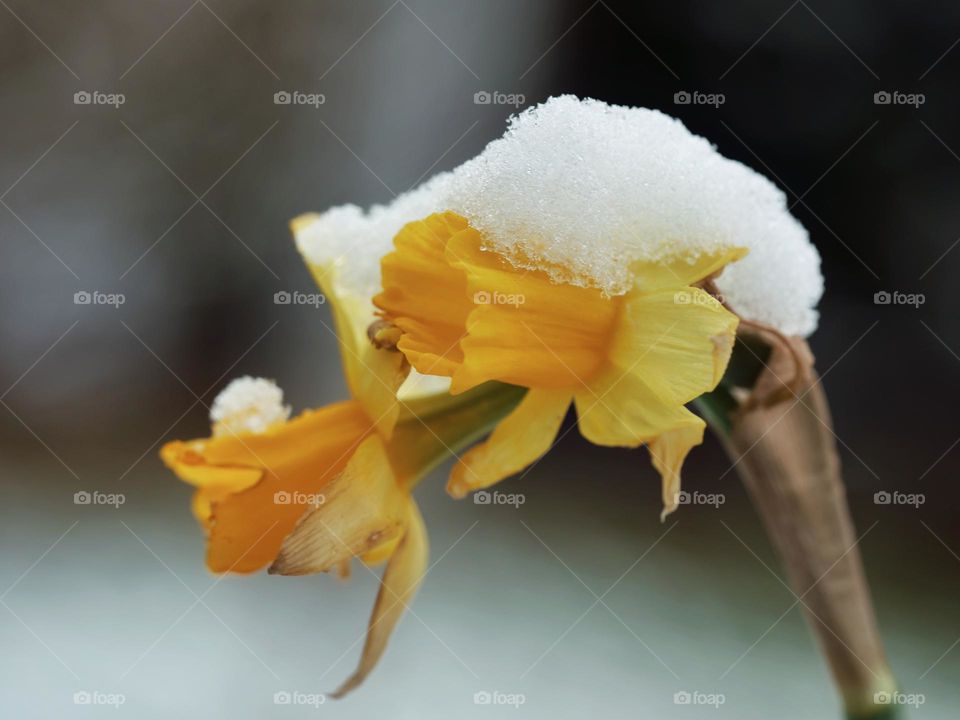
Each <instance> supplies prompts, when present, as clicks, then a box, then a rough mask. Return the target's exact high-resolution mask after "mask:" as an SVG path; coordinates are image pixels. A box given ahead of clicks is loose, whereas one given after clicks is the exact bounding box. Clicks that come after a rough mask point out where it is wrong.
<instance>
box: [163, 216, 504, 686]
mask: <svg viewBox="0 0 960 720" xmlns="http://www.w3.org/2000/svg"><path fill="white" fill-rule="evenodd" d="M314 221H315V218H314V217H312V216H306V217H304V218H301V219H299V220H297V221H294V224H293V227H294V231H295V233H300V232H304V231H305V229H307V228H308V227H309V226H310V225H311V224H312V223H313V222H314ZM375 261H376V258H375V259H374V262H375ZM348 266H349V265H348V263H346V262H345V260H344V259H343V258H333V257H331V258H330V259H329V262H312V263H310V267H311V271H312V272H313V274H314V275H315V277H316V279H317V281H318V282H319V284H320V286H321V288H322V289H323V290H324V292H325V294H326V297H327V298H328V300H329V302H330V304H331V305H332V307H333V313H334V319H335V322H336V332H337V336H338V340H339V343H340V347H341V356H342V360H343V366H344V371H345V375H346V379H347V385H348V387H349V389H350V392H351V395H352V399H350V400H347V401H344V402H340V403H335V404H333V405H328V406H326V407H323V408H320V409H318V410H307V411H305V412H303V413H301V414H300V415H298V416H296V417H294V418H289V414H290V408H289V407H285V406H283V404H282V393H281V392H280V390H279V388H277V387H276V386H275V385H274V384H273V383H272V382H270V381H267V380H262V379H253V378H240V379H238V380H235V381H234V382H233V383H232V384H231V385H230V386H228V387H227V389H226V390H224V391H223V392H222V393H221V394H220V396H218V398H217V400H216V401H215V402H214V405H213V407H212V410H211V419H212V420H213V427H212V434H211V436H210V437H208V438H203V439H197V440H191V441H187V442H182V441H174V442H170V443H168V444H167V445H165V446H164V447H163V448H162V450H161V457H162V458H163V460H164V462H165V463H166V464H167V465H168V467H170V468H171V469H172V470H173V471H174V472H175V473H176V474H177V475H178V476H179V477H180V478H181V479H182V480H184V481H185V482H187V483H190V484H191V485H193V486H194V487H195V488H196V492H195V495H194V501H193V510H194V514H195V515H196V517H197V519H198V520H199V521H200V523H201V524H202V526H203V528H204V530H205V533H206V536H207V565H208V567H209V568H210V569H211V570H212V571H214V572H218V573H222V572H237V573H249V572H253V571H256V570H260V569H263V568H265V567H268V568H269V571H270V572H271V573H278V574H282V575H301V574H306V573H314V572H327V571H330V570H335V571H339V572H340V573H341V574H346V573H347V572H348V570H349V563H350V560H351V558H354V557H360V558H362V560H363V561H364V562H366V563H369V564H374V563H378V562H381V561H386V563H387V565H386V569H385V571H384V573H383V577H382V584H381V589H380V592H379V594H378V596H377V600H376V603H375V606H374V609H373V613H372V615H371V618H370V623H369V628H368V634H367V640H366V644H365V646H364V649H363V654H362V658H361V661H360V666H359V667H358V669H357V670H356V672H355V673H354V674H353V675H352V676H351V677H350V678H349V679H348V680H347V681H346V682H345V683H344V684H343V685H342V686H341V687H340V688H339V689H338V691H337V693H336V694H337V695H339V694H343V693H346V692H348V691H349V690H351V689H352V688H354V687H356V686H357V685H358V684H359V683H360V682H362V680H363V679H364V678H365V677H366V675H367V674H368V673H369V672H370V670H372V668H373V667H374V665H375V664H376V662H377V660H378V659H379V657H380V656H381V654H382V653H383V651H384V648H385V646H386V642H387V639H388V638H389V636H390V633H391V632H392V630H393V628H394V626H395V625H396V623H397V621H398V620H399V618H400V616H401V615H402V613H403V611H404V610H405V608H406V606H407V604H408V603H409V602H410V600H411V598H412V596H413V594H414V593H415V592H416V590H417V587H418V586H419V583H420V581H421V579H422V577H423V575H424V573H425V572H426V569H427V558H428V544H427V535H426V531H425V528H424V523H423V519H422V518H421V515H420V512H419V510H418V509H417V505H416V503H415V502H414V500H413V498H412V495H411V491H412V489H413V487H414V485H415V484H416V483H417V482H418V481H419V480H420V479H422V478H423V477H424V476H425V475H426V474H427V473H428V472H429V471H430V470H431V469H432V468H433V467H435V466H436V465H437V464H438V463H439V462H442V461H443V460H444V459H445V458H446V457H448V456H449V454H450V453H451V452H456V451H457V450H458V449H462V448H463V447H464V446H465V445H466V444H469V443H471V442H475V441H476V439H477V438H478V436H481V435H482V434H483V433H484V432H487V431H489V429H490V427H491V426H492V424H494V423H495V422H496V421H497V420H499V419H500V418H502V417H503V416H504V415H505V414H506V413H508V412H509V411H510V410H511V409H512V408H513V407H514V406H515V405H516V403H517V401H518V400H519V398H520V396H521V394H522V391H521V390H519V389H518V388H511V387H509V386H505V385H494V384H491V385H488V386H487V387H484V388H479V389H478V391H477V392H474V393H471V394H469V395H468V396H463V397H459V398H453V397H451V396H450V395H449V393H447V392H446V387H445V385H444V384H443V383H440V384H439V386H438V384H437V383H436V382H430V381H429V379H425V378H420V377H419V376H413V377H409V378H408V373H409V365H408V364H407V363H406V361H405V359H404V357H403V356H402V355H401V354H400V353H397V352H390V351H387V350H378V349H377V348H375V347H374V346H373V345H372V344H371V343H370V341H369V339H368V338H367V328H368V326H369V325H370V322H371V321H372V320H373V319H374V318H373V313H372V311H373V307H372V306H371V305H370V296H369V295H366V296H365V297H364V296H362V295H359V294H357V288H356V284H355V283H353V282H351V280H352V278H350V277H349V276H348V275H346V273H345V270H346V269H347V267H348Z"/></svg>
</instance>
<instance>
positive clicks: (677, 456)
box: [374, 212, 745, 513]
mask: <svg viewBox="0 0 960 720" xmlns="http://www.w3.org/2000/svg"><path fill="white" fill-rule="evenodd" d="M489 244H490V243H489V242H488V241H487V240H486V239H485V238H484V236H483V235H482V234H481V233H480V232H478V231H477V230H476V229H474V228H473V227H471V226H470V224H469V223H468V221H467V220H466V219H465V218H463V217H461V216H460V215H458V214H456V213H453V212H445V213H437V214H433V215H430V216H429V217H427V218H425V219H423V220H420V221H416V222H412V223H409V224H408V225H406V226H405V227H404V228H403V230H401V232H400V233H399V234H398V235H397V237H396V239H395V245H396V249H395V250H394V252H392V253H390V254H388V255H387V256H386V257H385V258H384V259H383V261H382V280H383V291H382V292H381V293H380V294H378V295H377V296H376V297H375V298H374V303H375V304H376V305H377V307H378V308H379V309H380V311H381V314H382V316H383V318H384V319H386V320H387V321H389V322H391V323H393V324H394V325H395V326H396V327H397V328H399V329H400V330H401V331H402V335H401V336H400V338H399V340H398V342H397V347H398V348H399V349H400V350H401V351H402V352H403V354H404V355H405V356H406V358H407V359H408V360H409V361H410V364H411V365H413V367H414V368H416V369H417V370H418V371H420V372H421V373H424V374H429V375H444V376H448V377H450V378H451V393H453V394H454V395H457V394H458V393H462V392H465V391H468V390H471V389H473V388H477V387H482V386H483V384H484V383H485V382H488V381H498V382H504V383H510V384H513V385H519V386H521V387H525V388H528V389H529V391H528V392H527V394H526V395H525V396H524V399H523V401H522V402H521V403H520V404H519V405H518V406H517V408H516V409H515V410H514V411H513V412H512V413H511V414H510V415H509V416H507V418H505V419H504V420H503V422H502V423H501V424H500V425H499V426H498V427H497V428H496V430H494V432H493V434H492V435H491V437H490V439H489V440H488V441H487V442H486V443H484V444H482V445H479V446H477V447H475V448H473V449H472V450H470V451H469V452H468V453H467V454H466V455H464V456H463V457H462V458H461V460H460V462H459V463H458V464H457V465H456V466H455V468H454V471H453V473H452V475H451V478H450V483H449V485H448V490H449V492H450V493H451V494H452V495H454V496H456V497H462V496H463V495H464V494H466V493H467V492H469V491H471V490H477V489H479V488H483V487H487V486H489V485H491V484H493V483H495V482H497V481H499V480H500V479H501V478H503V477H504V476H506V475H510V474H512V473H514V472H517V471H519V470H522V469H523V468H524V467H526V466H527V465H529V464H530V463H532V462H534V461H535V460H536V459H537V458H539V457H540V455H542V454H543V453H544V452H546V451H547V449H549V447H550V445H551V444H552V443H553V440H554V437H555V436H556V434H557V431H558V430H559V427H560V424H561V421H562V420H563V417H564V415H565V414H566V412H567V409H568V407H569V406H570V404H571V402H572V403H573V404H574V405H575V406H576V411H577V422H578V426H579V428H580V432H581V433H582V434H583V436H584V437H585V438H587V439H588V440H590V441H591V442H593V443H596V444H598V445H607V446H625V447H637V446H640V445H644V444H645V445H647V446H648V448H649V451H650V454H651V458H652V461H653V464H654V466H655V467H656V469H657V470H658V471H659V472H660V475H661V476H662V480H663V503H664V513H668V512H671V511H672V510H674V509H675V508H676V504H677V494H678V492H679V489H680V468H681V465H682V464H683V460H684V458H685V457H686V455H687V453H688V452H689V450H690V448H692V447H693V446H695V445H698V444H699V443H700V442H702V439H703V431H704V427H705V424H704V422H703V420H701V419H700V418H699V417H698V416H697V415H694V414H693V413H692V412H690V411H689V410H688V409H686V407H684V405H685V404H686V403H689V402H690V401H692V400H693V399H695V398H696V397H698V396H700V395H701V394H703V393H705V392H708V391H710V390H712V389H713V388H714V387H715V386H716V385H717V383H718V382H719V381H720V378H721V377H722V376H723V373H724V371H725V369H726V366H727V362H728V360H729V358H730V352H731V349H732V347H733V343H734V337H735V333H736V329H737V322H738V320H737V317H736V316H735V315H734V314H733V313H731V312H730V311H729V310H727V309H726V308H724V307H723V305H722V304H721V303H720V302H718V301H717V300H716V299H714V298H713V297H712V296H711V295H709V294H708V293H707V292H706V291H704V290H703V289H702V288H700V287H696V284H697V283H701V282H703V281H704V280H706V279H708V278H711V277H712V276H714V275H716V274H717V273H719V272H720V271H721V270H722V269H723V268H724V266H725V265H726V264H727V263H729V262H732V261H734V260H737V259H739V258H740V257H742V256H743V255H744V254H745V251H744V250H743V249H741V248H728V249H724V250H722V251H719V252H715V253H705V254H702V255H700V256H698V257H696V258H695V259H694V260H693V261H690V260H689V259H687V258H682V259H679V258H678V259H676V260H675V261H672V262H658V263H653V262H648V263H635V264H634V265H633V267H632V268H631V274H632V277H633V285H632V288H631V289H630V290H629V292H627V293H625V294H622V295H618V296H610V295H607V294H605V293H604V292H603V291H601V290H599V289H596V288H588V287H580V286H577V285H572V284H568V283H560V282H556V281H555V280H554V279H553V278H552V277H551V276H550V275H548V274H547V273H546V272H545V271H543V270H521V269H518V267H517V265H516V264H515V263H514V262H511V260H510V259H508V258H506V257H505V256H503V255H502V254H500V253H498V252H496V251H492V250H485V249H484V248H485V247H487V246H489Z"/></svg>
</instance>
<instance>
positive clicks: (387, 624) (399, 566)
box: [333, 499, 429, 698]
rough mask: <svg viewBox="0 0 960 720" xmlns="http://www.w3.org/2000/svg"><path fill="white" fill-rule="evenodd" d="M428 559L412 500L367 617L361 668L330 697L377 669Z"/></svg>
mask: <svg viewBox="0 0 960 720" xmlns="http://www.w3.org/2000/svg"><path fill="white" fill-rule="evenodd" d="M428 557H429V545H428V542H427V530H426V528H425V527H424V524H423V518H422V517H421V516H420V511H419V509H418V508H417V505H416V503H414V502H413V500H412V499H411V500H409V501H408V503H407V520H406V529H405V532H404V534H403V539H402V540H401V541H400V543H399V545H397V549H396V551H395V552H394V553H393V555H392V557H391V558H390V562H389V563H388V564H387V568H386V570H385V571H384V573H383V579H382V580H381V584H380V592H379V593H378V594H377V600H376V603H375V604H374V606H373V613H372V614H371V615H370V622H369V624H368V626H367V639H366V642H365V643H364V645H363V654H362V655H361V658H360V665H359V667H357V669H356V671H355V672H354V673H353V675H351V676H350V677H349V678H348V679H347V680H346V682H344V683H343V684H342V685H341V686H340V687H339V688H337V690H336V691H335V692H334V693H333V697H335V698H339V697H343V696H344V695H345V694H347V693H348V692H350V691H351V690H353V689H354V688H356V687H357V686H358V685H360V683H362V682H363V681H364V679H365V678H366V677H367V675H369V674H370V672H371V671H372V670H373V668H374V667H375V666H376V664H377V662H378V661H379V660H380V657H381V656H382V655H383V651H384V650H385V649H386V647H387V640H389V639H390V635H391V633H392V632H393V629H394V628H395V627H396V625H397V623H398V622H399V621H400V618H401V617H402V616H403V613H404V611H405V610H406V609H407V606H408V605H409V604H410V603H411V602H412V600H413V596H414V595H415V594H416V592H417V589H418V588H419V587H420V582H421V580H422V579H423V576H424V575H425V574H426V572H427V560H428Z"/></svg>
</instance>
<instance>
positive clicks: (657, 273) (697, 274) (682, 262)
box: [630, 247, 748, 292]
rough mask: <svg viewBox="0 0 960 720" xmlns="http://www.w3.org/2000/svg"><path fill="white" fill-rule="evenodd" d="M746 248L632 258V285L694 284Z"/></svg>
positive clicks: (648, 288) (644, 287)
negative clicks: (640, 259)
mask: <svg viewBox="0 0 960 720" xmlns="http://www.w3.org/2000/svg"><path fill="white" fill-rule="evenodd" d="M747 252H748V251H747V248H741V247H730V248H724V249H722V250H717V251H715V252H712V253H701V254H699V255H697V256H695V257H692V258H690V257H676V258H671V259H666V260H663V261H661V262H635V263H633V264H632V265H631V266H630V272H631V274H632V275H633V286H634V288H636V289H637V290H639V291H640V292H656V291H657V290H667V289H670V288H679V287H685V286H687V285H694V284H696V283H698V282H700V281H701V280H704V279H706V278H709V277H710V276H711V275H714V274H716V273H718V272H720V271H721V270H722V269H723V268H724V267H725V266H726V265H728V264H729V263H732V262H735V261H737V260H739V259H740V258H742V257H744V256H745V255H746V254H747Z"/></svg>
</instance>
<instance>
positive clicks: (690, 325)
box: [609, 287, 739, 404]
mask: <svg viewBox="0 0 960 720" xmlns="http://www.w3.org/2000/svg"><path fill="white" fill-rule="evenodd" d="M738 322H739V321H738V319H737V316H736V315H734V314H733V313H731V312H730V311H729V310H727V309H726V308H724V307H723V306H722V305H721V304H720V303H719V302H717V300H716V299H714V298H713V297H712V296H711V295H709V294H708V293H706V292H704V291H703V290H700V289H699V288H693V287H686V288H681V289H678V290H664V291H659V292H656V293H637V292H632V293H629V294H628V295H627V296H626V297H625V298H624V301H623V310H622V313H621V317H620V319H619V322H618V326H617V330H616V331H615V333H614V336H613V340H612V343H611V346H610V350H609V358H610V360H611V362H612V363H613V364H614V365H615V366H617V367H619V368H620V369H621V370H622V371H623V372H630V373H633V374H635V375H637V376H639V377H642V378H643V379H644V381H645V382H646V383H647V384H648V385H650V386H651V387H652V388H653V389H654V391H655V392H656V393H657V394H658V395H660V396H661V397H662V398H663V399H664V400H668V401H670V402H672V403H675V404H684V403H688V402H690V401H691V400H693V399H694V398H696V397H699V396H700V395H702V394H703V393H705V392H709V391H711V390H713V389H714V388H715V387H716V386H717V383H718V382H720V378H722V377H723V373H724V371H725V370H726V367H727V362H728V361H729V360H730V352H731V351H732V349H733V343H734V338H735V336H736V331H737V324H738Z"/></svg>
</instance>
